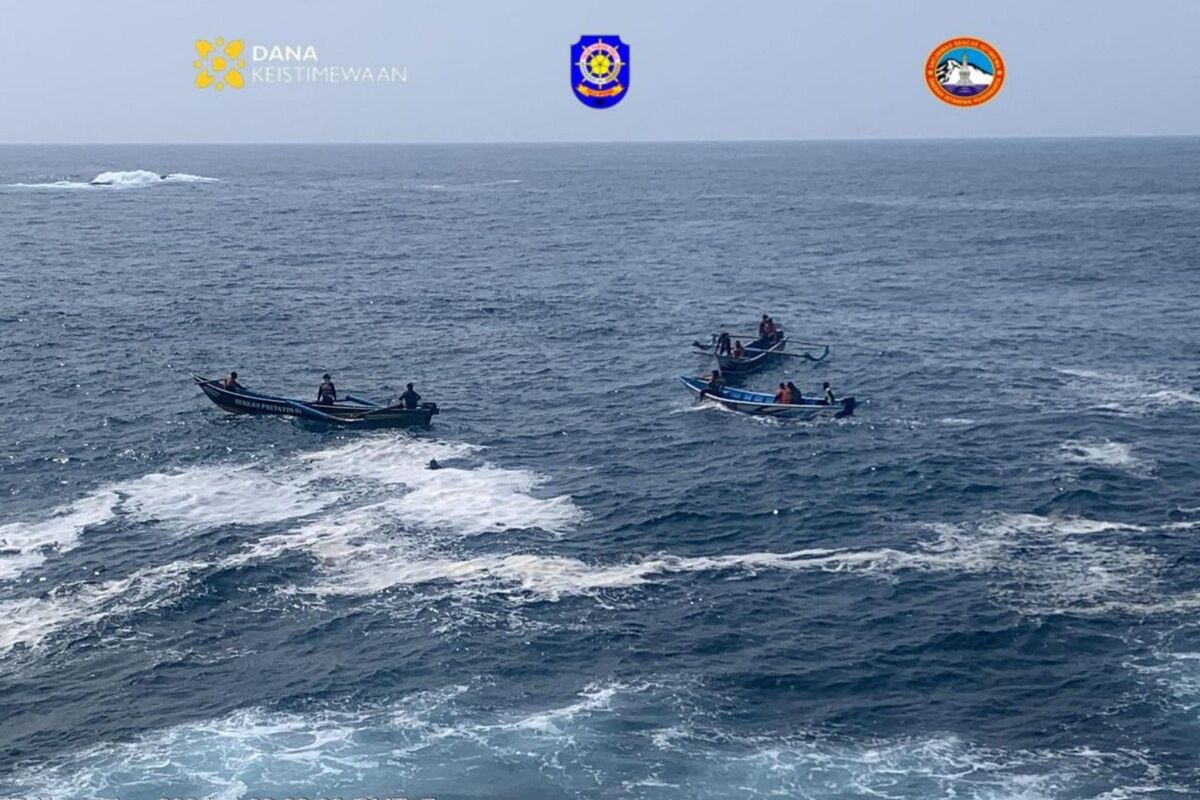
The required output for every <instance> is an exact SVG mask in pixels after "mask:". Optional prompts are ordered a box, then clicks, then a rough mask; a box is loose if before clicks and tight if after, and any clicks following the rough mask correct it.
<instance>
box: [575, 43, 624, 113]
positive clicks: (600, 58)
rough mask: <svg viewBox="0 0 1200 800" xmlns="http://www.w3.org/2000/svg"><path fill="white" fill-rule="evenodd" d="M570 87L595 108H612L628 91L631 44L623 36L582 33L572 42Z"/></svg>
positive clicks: (581, 99) (587, 104) (582, 100)
mask: <svg viewBox="0 0 1200 800" xmlns="http://www.w3.org/2000/svg"><path fill="white" fill-rule="evenodd" d="M571 90H572V91H573V92H575V96H576V97H578V98H579V102H581V103H583V104H584V105H585V106H591V107H592V108H611V107H612V106H615V105H616V104H617V103H619V102H621V101H622V100H624V99H625V95H626V94H628V93H629V45H627V44H625V43H624V42H622V41H621V37H620V36H580V37H579V41H578V42H576V43H575V44H573V45H571Z"/></svg>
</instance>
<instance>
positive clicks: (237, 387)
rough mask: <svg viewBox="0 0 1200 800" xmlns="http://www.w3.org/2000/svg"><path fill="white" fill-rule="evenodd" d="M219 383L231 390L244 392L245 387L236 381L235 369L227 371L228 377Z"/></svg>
mask: <svg viewBox="0 0 1200 800" xmlns="http://www.w3.org/2000/svg"><path fill="white" fill-rule="evenodd" d="M221 385H222V386H224V387H225V388H226V389H228V390H229V391H231V392H244V391H246V387H245V386H242V385H241V384H240V383H238V379H237V371H236V370H235V371H233V372H230V373H229V377H228V378H225V379H224V380H222V381H221Z"/></svg>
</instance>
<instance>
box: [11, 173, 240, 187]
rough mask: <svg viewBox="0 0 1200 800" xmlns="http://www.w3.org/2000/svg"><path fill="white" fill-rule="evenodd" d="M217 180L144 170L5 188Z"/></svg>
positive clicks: (202, 176) (113, 185) (129, 184)
mask: <svg viewBox="0 0 1200 800" xmlns="http://www.w3.org/2000/svg"><path fill="white" fill-rule="evenodd" d="M219 180H220V179H218V178H209V177H207V176H204V175H192V174H189V173H186V172H168V173H166V174H159V173H157V172H151V171H149V170H145V169H135V170H116V171H112V172H101V173H100V174H99V175H97V176H96V177H94V178H92V179H91V180H90V181H69V180H59V181H50V182H48V183H10V184H7V186H9V187H10V188H20V189H95V188H115V189H140V188H144V187H147V186H158V185H161V184H168V183H217V182H219Z"/></svg>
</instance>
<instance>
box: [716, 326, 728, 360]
mask: <svg viewBox="0 0 1200 800" xmlns="http://www.w3.org/2000/svg"><path fill="white" fill-rule="evenodd" d="M729 351H730V345H729V331H721V335H720V336H718V337H717V355H719V356H727V355H729Z"/></svg>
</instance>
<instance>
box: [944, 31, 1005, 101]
mask: <svg viewBox="0 0 1200 800" xmlns="http://www.w3.org/2000/svg"><path fill="white" fill-rule="evenodd" d="M925 83H926V85H927V86H929V91H931V92H933V95H934V97H936V98H937V99H938V100H941V101H942V102H943V103H949V104H950V105H952V106H978V105H982V104H983V103H986V102H987V101H988V100H991V99H992V98H993V97H995V96H996V93H997V92H999V91H1000V87H1001V86H1003V85H1004V59H1002V58H1001V57H1000V52H999V51H998V50H997V49H996V48H994V47H992V46H991V45H990V44H988V43H987V42H985V41H983V40H982V39H972V38H971V37H969V36H963V37H960V38H957V39H947V40H946V41H944V42H942V43H941V44H939V45H938V46H937V47H935V48H933V52H932V53H930V54H929V58H928V59H927V60H926V61H925Z"/></svg>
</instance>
